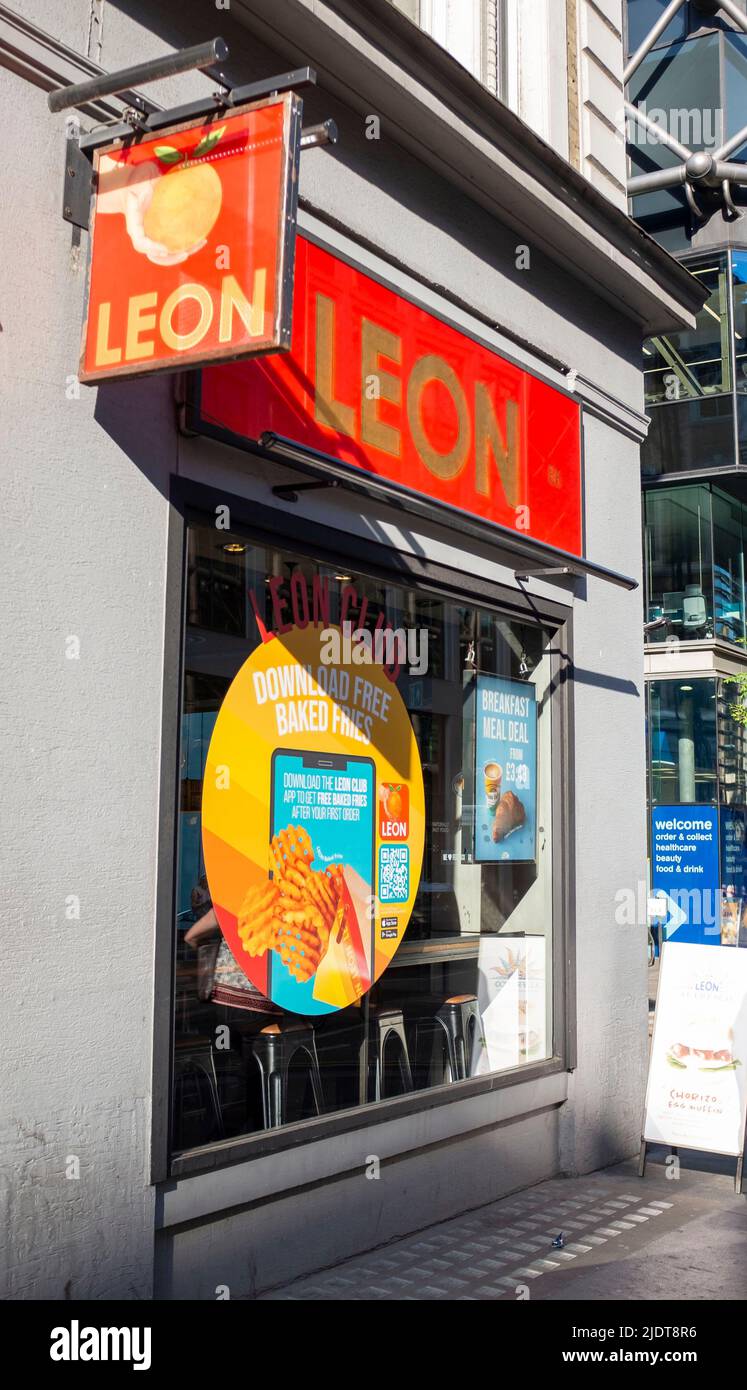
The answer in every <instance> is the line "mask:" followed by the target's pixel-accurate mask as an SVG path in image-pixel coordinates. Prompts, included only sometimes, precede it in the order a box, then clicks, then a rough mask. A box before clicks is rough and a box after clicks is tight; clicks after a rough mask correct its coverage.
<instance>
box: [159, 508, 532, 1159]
mask: <svg viewBox="0 0 747 1390" xmlns="http://www.w3.org/2000/svg"><path fill="white" fill-rule="evenodd" d="M187 556H188V573H187V580H186V586H187V587H186V632H185V673H184V686H183V705H182V726H181V727H182V737H181V795H180V816H179V844H178V866H177V875H178V897H177V914H176V915H177V920H176V981H175V1013H174V1092H173V1147H174V1149H175V1151H177V1152H181V1151H184V1150H186V1149H189V1148H195V1147H201V1146H204V1145H205V1144H207V1143H210V1142H211V1141H213V1140H215V1139H218V1138H224V1139H230V1138H232V1137H236V1136H238V1135H243V1134H250V1133H253V1132H256V1131H257V1130H262V1129H267V1128H273V1127H275V1126H277V1125H278V1124H284V1123H291V1122H297V1121H299V1120H303V1119H306V1118H309V1117H311V1116H313V1115H315V1114H317V1113H319V1112H320V1110H324V1111H325V1112H334V1111H337V1110H341V1109H346V1108H350V1107H356V1106H359V1105H364V1104H368V1103H370V1102H373V1101H375V1100H377V1099H379V1098H386V1097H388V1096H392V1095H395V1094H398V1093H400V1092H403V1091H408V1090H411V1089H426V1088H430V1087H433V1086H438V1085H443V1084H444V1083H447V1082H448V1083H452V1082H453V1083H457V1082H459V1081H460V1080H462V1079H465V1078H466V1077H468V1076H474V1075H478V1074H482V1073H485V1072H497V1071H502V1070H508V1069H511V1068H512V1067H519V1066H522V1065H525V1064H527V1063H530V1062H535V1061H537V1060H541V1059H542V1058H543V1057H546V1056H549V1055H551V1053H552V1049H553V1019H552V1015H551V999H552V961H551V949H552V920H553V880H552V842H553V834H552V831H553V826H552V790H553V785H552V778H551V753H552V749H551V709H552V700H553V698H554V697H553V696H552V694H551V691H552V682H551V673H550V654H549V651H550V647H551V643H552V636H551V633H550V632H549V631H547V630H543V628H541V627H540V626H539V625H538V624H536V623H523V622H517V621H515V620H513V619H511V618H508V617H505V616H502V615H501V614H500V613H498V612H496V611H491V610H490V609H488V608H486V607H482V606H477V605H465V604H464V603H461V602H455V601H451V600H450V599H449V598H448V597H444V596H443V595H442V594H434V593H431V592H428V591H427V590H425V589H420V588H418V587H417V586H414V587H413V586H411V585H404V584H400V583H396V582H393V581H392V580H391V579H390V578H382V577H377V576H376V575H373V574H364V573H360V572H358V571H357V570H356V569H354V568H353V567H351V566H350V565H349V563H347V562H342V561H341V562H340V563H339V564H337V565H335V564H332V563H329V561H326V562H322V561H321V560H319V559H314V558H311V557H310V556H309V555H304V554H299V553H295V552H293V551H291V550H290V549H287V548H283V547H282V546H280V545H278V546H276V547H273V546H264V545H257V544H254V543H253V542H252V541H251V540H250V539H249V538H247V537H245V536H242V535H241V534H239V533H237V532H234V533H226V532H221V531H218V530H216V528H215V526H214V525H211V524H210V523H209V521H204V520H202V519H201V518H200V517H199V516H196V517H195V518H194V519H193V520H192V521H191V523H190V524H189V526H188V542H187ZM315 580H316V582H317V585H322V586H325V590H326V592H327V593H328V595H329V619H328V621H329V622H330V623H332V624H335V623H339V622H340V621H341V619H342V604H343V602H344V603H345V605H346V616H347V619H348V620H349V621H350V622H351V623H353V625H354V628H357V627H360V628H365V629H367V630H368V631H369V632H371V633H373V632H374V631H375V629H376V626H377V623H379V624H380V623H381V622H385V623H389V622H391V624H392V626H395V627H406V628H408V629H411V630H413V631H416V632H417V633H418V634H420V640H421V642H422V637H423V635H424V634H427V639H428V641H427V666H426V667H425V668H424V669H421V670H420V671H417V672H413V671H412V669H410V670H409V671H408V670H407V669H403V670H402V671H401V672H400V673H399V675H398V676H397V680H396V684H397V687H398V688H399V690H400V693H401V695H402V697H403V700H404V702H405V705H406V707H407V709H408V712H409V715H410V719H411V722H412V726H413V729H414V732H415V736H416V740H417V744H418V750H419V755H420V760H421V765H422V768H423V777H424V783H425V797H426V834H425V854H424V861H423V871H422V876H421V880H420V886H419V892H418V896H417V899H416V902H415V908H414V911H413V914H412V916H411V918H410V922H409V925H408V928H407V932H406V935H405V938H404V940H403V942H402V943H401V945H400V947H399V949H398V951H397V953H396V955H395V956H394V958H393V959H392V961H391V963H390V964H389V965H388V967H387V968H386V969H385V970H384V971H383V973H382V974H381V975H380V976H379V979H378V981H377V982H376V983H375V984H374V986H373V988H371V989H370V990H369V991H368V992H367V993H364V994H363V995H362V996H361V997H360V998H359V999H358V1000H357V1002H356V1003H354V1004H350V1005H349V1006H347V1007H343V1008H340V1009H339V1010H338V1011H337V1012H329V1013H326V1014H325V1013H321V1014H316V1015H314V1017H313V1018H311V1019H309V1018H305V1017H304V1018H302V1017H301V1016H300V1015H298V1014H289V1013H286V1012H285V1011H284V1010H283V1009H282V1008H280V1007H279V1006H278V1005H277V1004H276V1003H272V1002H271V1001H270V1000H269V999H268V998H266V997H265V995H264V994H263V993H262V992H261V991H260V989H259V988H257V986H256V985H255V984H252V983H251V981H250V980H249V979H248V977H247V974H246V972H245V971H243V970H242V968H241V960H239V958H238V957H236V958H235V957H234V956H233V955H232V953H231V950H230V949H229V947H228V944H227V940H224V939H223V937H222V935H221V933H220V931H219V928H218V921H217V917H216V913H215V910H214V908H213V904H212V901H211V896H210V885H209V883H208V880H207V878H206V871H205V861H204V858H203V844H202V827H201V824H200V813H201V809H200V808H201V800H202V788H203V778H204V774H205V767H206V759H207V752H208V744H209V741H210V737H211V733H212V730H213V727H214V725H215V721H216V718H217V715H218V711H219V709H220V707H221V704H222V703H223V700H224V698H225V694H226V691H227V689H228V687H229V685H230V683H231V681H232V680H233V678H234V676H235V675H236V674H237V672H238V671H239V669H240V667H241V666H242V665H243V663H244V661H245V660H246V658H247V656H248V655H249V654H250V653H251V652H252V651H253V650H254V649H255V648H256V647H257V646H258V645H259V642H260V630H261V629H260V624H263V625H264V628H265V630H266V632H272V629H273V628H274V627H275V626H277V623H276V621H275V617H276V613H277V611H278V605H279V606H280V607H283V605H284V604H285V605H286V607H285V609H284V611H285V612H286V613H287V612H289V611H290V610H291V607H292V604H293V602H294V595H295V600H296V601H300V600H299V599H298V595H299V593H300V592H301V590H305V592H306V593H307V594H311V593H313V586H314V581H315ZM271 640H275V639H271ZM411 665H412V663H411ZM478 681H480V682H481V684H480V686H478ZM491 681H492V682H493V684H492V685H491ZM505 682H509V683H510V690H511V691H512V692H516V691H518V692H522V691H523V690H525V689H526V690H529V689H531V693H532V697H533V700H532V703H533V706H534V707H536V711H537V749H536V808H535V824H536V827H537V833H536V840H535V841H534V842H533V845H532V854H533V857H531V856H530V857H527V856H524V857H522V856H519V855H512V854H511V852H510V850H508V849H507V850H506V852H505V853H503V855H502V857H501V856H500V855H499V853H498V851H497V850H495V845H493V849H492V850H491V853H492V854H493V857H492V858H491V859H490V862H482V861H483V860H484V858H485V856H484V854H479V853H478V849H479V837H480V836H481V835H482V836H483V837H484V836H485V835H487V838H488V839H489V840H490V841H491V844H492V843H493V841H495V842H496V844H498V842H499V841H500V842H501V845H499V848H501V846H502V840H503V837H504V836H505V835H509V834H511V833H512V828H511V826H510V825H508V823H506V824H505V825H504V823H503V821H505V812H506V807H504V811H503V812H502V815H503V820H502V822H501V832H502V833H501V835H497V834H493V833H492V831H494V830H495V829H496V828H497V826H498V821H497V819H496V820H495V821H494V820H493V819H492V817H493V816H497V811H496V804H499V803H496V802H495V795H494V788H495V787H496V786H498V785H499V784H498V782H496V778H498V779H500V778H501V777H502V785H503V788H504V793H503V796H501V798H500V801H502V800H503V797H504V796H505V795H506V793H507V791H510V790H511V789H512V788H513V789H515V790H514V791H513V792H512V795H513V801H511V805H510V808H509V809H511V808H513V807H514V806H515V803H516V801H517V800H519V801H521V796H522V794H523V793H522V792H521V787H522V786H523V785H525V784H526V779H524V780H522V769H521V765H520V762H516V761H509V760H508V758H509V757H510V758H511V759H512V760H513V759H514V758H515V757H516V756H517V755H516V753H515V752H514V751H512V752H511V753H510V755H507V760H506V762H505V764H504V765H503V767H502V768H500V767H499V768H498V771H497V772H496V770H495V767H494V766H493V763H492V762H490V760H488V761H485V756H484V754H483V753H481V754H480V756H479V758H478V748H479V747H481V744H480V738H481V737H484V727H483V732H482V734H480V728H481V727H482V725H481V721H480V719H479V715H478V709H477V698H478V689H480V690H484V689H486V688H489V689H491V690H495V689H503V688H504V684H505ZM512 698H515V697H514V696H513V695H512ZM521 698H522V699H523V698H524V697H523V696H522V697H521ZM506 728H507V729H508V728H510V729H512V730H513V731H514V732H512V733H511V734H508V735H507V737H508V739H509V741H513V742H514V743H517V744H520V743H521V738H522V735H521V732H520V731H519V730H518V726H517V724H516V723H513V724H508V723H507V725H506ZM491 757H493V755H492V754H491ZM502 761H503V760H502ZM478 762H479V766H478ZM483 764H484V765H483ZM265 773H266V769H265V770H264V773H263V771H262V770H261V769H258V774H257V775H258V777H261V776H263V775H264V774H265ZM517 794H518V796H517ZM523 795H525V796H526V794H525V793H524V794H523ZM491 797H492V800H491ZM509 800H510V798H509ZM246 804H247V814H250V813H251V814H256V809H255V810H254V811H252V810H251V807H252V806H253V805H254V802H253V801H250V799H249V798H247V803H246ZM508 804H509V803H507V806H508ZM512 824H514V823H513V822H512ZM268 825H269V823H268ZM515 825H519V821H518V820H516V821H515ZM267 833H268V854H269V838H270V831H269V828H268V832H267ZM491 835H492V838H491ZM230 838H231V837H230V833H229V834H228V835H227V839H228V840H230ZM318 848H319V862H320V863H321V847H318ZM344 848H345V843H344V833H343V835H342V842H341V845H340V848H339V853H338V852H337V851H336V853H337V855H338V857H341V859H342V862H343V863H344V853H343V851H344ZM493 851H495V852H493ZM229 857H230V856H229ZM232 863H234V864H235V860H232ZM232 872H235V870H232ZM320 872H323V870H320ZM379 884H380V880H379ZM379 891H381V889H380V887H379ZM393 910H394V911H395V912H396V908H395V909H393ZM270 929H271V924H270ZM263 949H264V947H263ZM278 962H279V957H278ZM273 968H274V969H276V970H278V971H280V970H281V969H282V968H284V967H282V966H281V964H280V963H277V964H276V965H275V966H274V967H273ZM299 1027H301V1028H302V1029H305V1030H306V1032H305V1034H304V1036H305V1038H306V1040H307V1044H308V1047H310V1048H311V1053H309V1051H308V1049H307V1051H306V1052H303V1051H301V1052H300V1053H298V1054H294V1055H293V1057H292V1059H291V1061H288V1058H287V1057H286V1059H285V1060H286V1061H288V1066H287V1068H286V1069H285V1070H283V1069H284V1067H285V1063H284V1062H283V1061H282V1058H283V1055H284V1054H283V1044H282V1041H278V1040H282V1039H283V1038H284V1037H285V1036H286V1035H287V1036H288V1037H289V1038H290V1040H291V1042H292V1041H293V1038H294V1037H297V1036H299V1035H298V1033H297V1032H295V1033H294V1031H293V1030H294V1029H296V1030H297V1029H298V1028H299ZM263 1030H265V1031H263ZM268 1038H269V1039H270V1043H268ZM269 1047H271V1048H272V1049H273V1056H274V1057H275V1061H276V1063H277V1065H279V1066H280V1067H281V1070H283V1075H284V1077H285V1082H287V1084H285V1083H284V1084H282V1085H281V1080H278V1087H279V1090H278V1092H277V1097H276V1100H275V1101H272V1100H271V1098H270V1099H268V1092H267V1089H266V1088H265V1089H263V1067H264V1068H265V1070H266V1066H267V1065H268V1062H267V1055H268V1048H269ZM263 1049H264V1051H263ZM278 1059H280V1060H278ZM310 1059H311V1061H312V1062H313V1065H310ZM273 1094H274V1093H273ZM278 1097H279V1098H278ZM278 1106H279V1107H280V1108H279V1109H278V1108H277V1107H278Z"/></svg>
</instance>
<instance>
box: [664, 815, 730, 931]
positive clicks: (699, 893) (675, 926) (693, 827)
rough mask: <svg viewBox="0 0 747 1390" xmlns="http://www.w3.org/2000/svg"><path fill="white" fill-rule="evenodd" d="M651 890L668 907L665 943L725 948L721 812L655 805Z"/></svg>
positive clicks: (665, 923) (665, 921)
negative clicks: (673, 942)
mask: <svg viewBox="0 0 747 1390" xmlns="http://www.w3.org/2000/svg"><path fill="white" fill-rule="evenodd" d="M651 888H652V892H653V893H654V895H655V896H657V897H662V898H664V900H665V904H666V909H667V911H666V916H665V917H663V919H662V933H663V938H664V940H665V941H686V942H690V943H691V944H695V945H701V946H719V945H720V944H721V919H720V892H719V888H720V878H719V836H718V811H717V809H716V807H715V806H656V807H654V810H653V811H652V813H651Z"/></svg>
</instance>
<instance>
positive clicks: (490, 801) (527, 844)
mask: <svg viewBox="0 0 747 1390" xmlns="http://www.w3.org/2000/svg"><path fill="white" fill-rule="evenodd" d="M474 708H475V763H474V802H475V860H476V861H477V862H478V863H485V862H492V861H509V862H512V863H519V862H524V863H526V862H529V863H532V862H533V861H534V860H535V859H536V856H537V701H536V697H535V689H534V686H533V685H531V684H530V683H529V682H528V681H514V680H505V679H504V678H503V677H501V676H485V675H478V676H477V678H476V681H475V707H474Z"/></svg>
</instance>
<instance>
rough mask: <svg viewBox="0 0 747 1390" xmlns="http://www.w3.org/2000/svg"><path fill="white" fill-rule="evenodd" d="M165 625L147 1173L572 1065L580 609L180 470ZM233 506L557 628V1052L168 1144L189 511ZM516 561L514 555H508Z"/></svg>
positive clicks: (260, 520) (276, 529)
mask: <svg viewBox="0 0 747 1390" xmlns="http://www.w3.org/2000/svg"><path fill="white" fill-rule="evenodd" d="M169 502H170V507H169V528H168V539H167V574H166V602H165V631H164V680H163V706H162V721H161V773H160V789H159V823H158V878H157V892H156V941H155V982H154V1021H153V1102H152V1126H151V1181H152V1182H153V1183H154V1184H158V1183H163V1182H165V1181H167V1180H169V1179H171V1180H174V1179H177V1178H182V1177H185V1176H187V1175H191V1174H197V1173H202V1172H206V1171H211V1170H215V1169H218V1168H221V1167H226V1166H228V1165H232V1164H236V1163H242V1162H246V1161H247V1160H248V1159H250V1158H258V1157H260V1156H262V1155H266V1154H268V1153H281V1152H283V1151H287V1150H289V1149H292V1148H294V1147H296V1146H297V1145H298V1144H301V1143H313V1142H315V1141H317V1140H320V1139H323V1138H327V1137H329V1136H330V1135H334V1134H341V1133H345V1132H350V1131H354V1130H359V1129H363V1128H368V1127H370V1126H371V1125H374V1124H378V1123H382V1124H383V1123H385V1122H386V1121H390V1120H393V1119H395V1118H400V1117H403V1116H406V1115H410V1114H416V1113H419V1112H422V1111H425V1110H430V1109H433V1108H435V1107H436V1106H439V1105H444V1104H456V1103H458V1102H459V1101H460V1100H463V1099H467V1098H468V1097H470V1096H474V1095H479V1094H483V1093H486V1092H490V1091H494V1090H497V1089H500V1088H503V1087H507V1086H512V1085H517V1084H521V1083H524V1082H528V1081H531V1080H534V1079H537V1078H540V1077H544V1076H547V1075H551V1074H553V1073H556V1072H560V1071H572V1070H573V1069H574V1067H575V1065H576V1007H575V931H574V924H573V917H572V904H573V902H574V900H575V859H574V856H575V845H574V836H573V829H572V826H573V818H572V807H573V802H574V759H573V746H574V744H573V612H572V609H571V608H569V607H568V606H566V605H562V604H558V603H556V602H554V601H552V600H548V599H539V598H536V597H534V596H533V595H530V594H528V593H525V592H522V591H521V590H520V589H519V588H518V587H517V588H516V589H515V590H514V589H511V588H510V587H508V586H506V585H499V584H496V583H494V582H492V581H487V580H485V579H482V578H480V577H479V576H477V575H474V574H469V573H464V572H463V571H461V570H456V569H452V568H449V567H446V566H443V565H437V564H434V563H432V562H430V561H428V560H427V559H425V558H421V557H419V556H412V555H410V554H408V553H406V552H403V551H398V550H396V549H395V548H393V547H388V546H384V545H381V544H380V543H378V542H373V541H365V540H362V539H361V538H360V537H357V536H351V535H349V534H347V533H345V532H343V531H339V530H338V529H337V528H335V527H332V526H327V525H325V526H316V527H315V528H314V532H313V540H310V539H309V528H308V525H305V524H304V521H303V516H302V514H301V513H300V512H299V514H298V515H297V516H294V515H293V514H292V513H289V512H287V511H281V510H275V509H274V508H270V507H267V506H264V505H262V504H259V503H256V502H255V501H253V500H252V499H249V498H245V497H241V496H239V495H234V494H228V493H226V492H224V491H222V490H221V491H218V490H217V489H215V488H212V487H210V486H205V485H204V484H202V483H196V482H192V481H191V480H188V479H185V478H182V477H176V476H172V479H171V488H170V497H169ZM226 505H228V507H229V508H230V515H231V530H232V531H237V532H238V533H239V534H242V535H246V536H247V539H249V540H254V541H255V542H256V543H260V544H261V543H264V544H268V543H269V544H273V545H279V544H280V545H283V544H285V545H288V546H289V548H294V549H295V550H297V551H298V553H299V554H307V555H309V556H310V557H314V558H319V559H329V560H332V561H334V562H338V561H339V560H342V559H344V560H346V561H350V562H351V563H354V564H356V565H357V566H358V568H359V569H360V570H361V571H362V572H363V573H370V574H372V575H374V576H376V575H380V576H381V577H383V578H386V579H388V580H390V581H392V580H394V581H396V580H399V582H408V581H409V582H410V583H416V584H417V586H418V587H419V588H421V589H424V590H426V591H430V592H433V593H435V594H439V595H440V596H441V597H444V598H447V597H448V598H451V599H453V600H454V601H456V602H459V601H460V600H461V601H464V600H467V601H470V602H473V603H475V604H479V605H480V606H483V607H485V608H488V609H492V610H493V611H495V612H498V613H500V614H501V615H502V616H504V617H508V618H513V619H518V620H522V621H524V622H527V621H529V622H539V623H540V624H541V625H542V626H545V627H546V628H548V629H549V630H550V631H551V632H552V634H553V641H552V645H551V648H550V656H551V688H552V693H553V700H552V701H551V706H550V708H551V721H552V753H551V777H552V814H553V872H552V879H553V886H552V895H553V921H552V961H553V966H552V993H553V998H552V1020H553V1024H552V1028H553V1037H552V1051H551V1056H550V1057H548V1058H546V1059H544V1060H543V1061H541V1062H536V1063H533V1064H532V1065H530V1066H521V1067H515V1068H513V1069H511V1070H509V1071H505V1072H495V1073H491V1074H489V1075H487V1076H481V1077H473V1078H470V1079H468V1080H466V1081H458V1082H451V1083H448V1084H446V1085H443V1086H438V1087H433V1088H431V1089H429V1090H423V1091H416V1092H413V1093H410V1094H408V1095H404V1096H397V1097H393V1098H391V1099H388V1100H383V1101H378V1102H376V1103H375V1104H369V1105H366V1106H364V1107H356V1108H352V1109H348V1110H342V1111H338V1112H335V1113H332V1114H329V1115H322V1116H319V1117H316V1118H311V1119H306V1120H303V1121H299V1122H298V1123H296V1124H292V1125H286V1126H284V1127H283V1128H282V1129H277V1130H272V1131H259V1132H258V1133H256V1134H253V1135H241V1136H237V1137H235V1138H231V1139H230V1140H220V1141H216V1142H214V1143H213V1144H209V1145H205V1146H203V1147H201V1148H200V1149H193V1150H188V1151H186V1152H184V1153H181V1154H179V1155H176V1156H174V1155H172V1153H171V1112H172V1083H173V1003H174V967H175V937H174V908H175V902H176V874H177V848H178V846H177V833H178V816H177V807H178V804H179V803H178V790H179V759H180V714H181V699H182V687H183V677H184V646H185V643H184V636H185V621H184V619H185V608H184V604H185V594H186V584H185V574H186V562H187V554H186V539H187V526H188V523H189V519H190V515H191V514H192V513H194V514H200V513H201V514H203V515H204V514H206V513H208V514H210V513H212V514H213V515H214V514H215V508H216V507H218V506H226ZM509 563H510V560H509Z"/></svg>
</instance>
